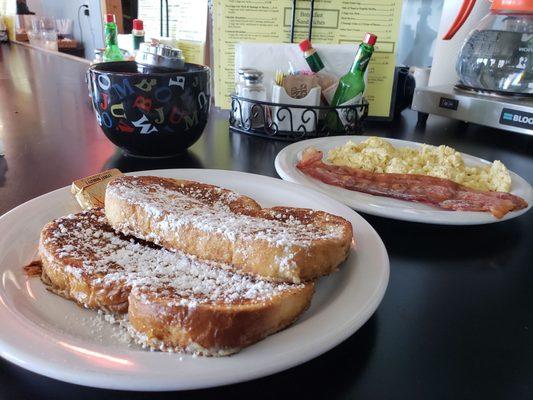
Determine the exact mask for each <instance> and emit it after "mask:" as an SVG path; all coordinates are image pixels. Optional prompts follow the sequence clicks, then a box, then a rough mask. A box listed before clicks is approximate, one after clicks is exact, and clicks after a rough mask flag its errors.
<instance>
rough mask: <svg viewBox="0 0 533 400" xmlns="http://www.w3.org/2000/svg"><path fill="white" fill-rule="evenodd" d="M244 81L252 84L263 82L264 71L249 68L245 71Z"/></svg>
mask: <svg viewBox="0 0 533 400" xmlns="http://www.w3.org/2000/svg"><path fill="white" fill-rule="evenodd" d="M244 81H245V82H246V83H251V84H253V83H259V82H262V81H263V73H262V72H261V71H259V70H257V69H248V70H246V71H244Z"/></svg>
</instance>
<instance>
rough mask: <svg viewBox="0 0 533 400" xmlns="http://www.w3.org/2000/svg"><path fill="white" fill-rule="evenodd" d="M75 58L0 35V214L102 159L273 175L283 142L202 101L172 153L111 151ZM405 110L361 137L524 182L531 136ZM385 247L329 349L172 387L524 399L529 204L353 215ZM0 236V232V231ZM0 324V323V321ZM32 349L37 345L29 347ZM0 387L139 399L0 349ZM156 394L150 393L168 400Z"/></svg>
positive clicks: (8, 394)
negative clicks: (295, 363)
mask: <svg viewBox="0 0 533 400" xmlns="http://www.w3.org/2000/svg"><path fill="white" fill-rule="evenodd" d="M86 68H87V64H85V63H80V62H77V61H74V60H70V59H66V58H61V57H58V56H55V55H52V54H47V53H43V52H40V51H38V50H34V49H30V48H25V47H21V46H17V45H12V46H11V47H9V46H7V45H1V46H0V140H1V141H2V142H3V146H4V151H5V157H3V158H2V157H0V214H2V213H4V212H7V211H8V210H10V209H11V208H13V207H15V206H17V205H19V204H21V203H23V202H25V201H27V200H30V199H31V198H33V197H35V196H39V195H41V194H43V193H46V192H48V191H51V190H54V189H56V188H59V187H62V186H65V185H69V184H70V183H71V182H72V181H73V180H75V179H76V178H79V177H83V176H87V175H90V174H94V173H96V172H99V171H101V170H103V169H107V168H110V167H118V168H120V169H121V170H122V171H135V170H144V169H159V168H183V167H185V168H219V169H228V170H239V171H246V172H253V173H258V174H263V175H269V176H275V177H277V175H276V172H275V170H274V164H273V160H274V158H275V156H276V154H277V153H278V151H279V150H280V149H282V148H283V147H284V146H286V143H282V142H276V141H269V140H264V139H259V138H253V137H248V136H244V135H239V134H231V133H228V122H227V114H226V113H224V112H213V113H212V115H211V118H210V122H209V125H208V127H207V129H206V132H205V134H204V135H203V136H202V138H201V139H200V140H199V141H198V142H197V143H196V144H195V145H194V146H192V147H191V149H190V151H189V152H188V153H186V154H184V155H182V156H180V157H177V158H173V159H165V160H157V161H150V160H140V159H134V158H128V157H125V156H123V155H122V154H121V153H120V152H119V151H117V150H116V148H115V147H114V146H113V145H112V144H111V143H110V142H109V141H108V140H107V139H106V138H105V137H104V135H103V133H102V132H101V131H100V130H99V127H98V125H97V123H96V119H95V116H94V113H93V111H92V109H91V105H90V103H89V101H88V97H87V87H86V85H85V83H84V72H85V69H86ZM415 124H416V114H415V113H414V112H412V111H409V110H408V111H405V112H404V113H403V116H402V117H401V118H400V119H399V120H397V121H395V122H394V123H379V124H378V123H372V124H371V123H368V124H367V126H366V130H365V134H371V135H379V136H386V137H394V138H400V139H405V140H414V141H419V142H422V141H423V142H427V143H432V144H446V145H450V146H453V147H455V148H456V149H458V150H460V151H462V152H465V153H469V154H472V155H475V156H478V157H482V158H485V159H489V160H493V159H500V160H502V161H503V162H504V163H505V164H506V165H507V166H508V167H509V168H510V169H511V170H513V171H515V172H517V173H518V174H519V175H521V176H522V177H524V178H525V179H526V180H528V181H529V182H533V137H531V136H521V135H518V134H512V133H506V132H503V131H498V130H494V129H489V128H485V127H481V126H475V125H467V124H464V123H461V122H457V121H452V120H448V119H444V118H440V117H433V116H432V117H430V118H429V121H428V124H427V127H426V129H425V131H420V130H416V129H415ZM363 216H364V217H365V218H366V219H367V220H368V221H369V222H370V223H371V224H372V225H373V226H374V228H375V229H376V230H377V231H378V233H379V234H380V235H381V237H382V239H383V241H384V243H385V245H386V247H387V249H388V252H389V256H390V262H391V276H390V283H389V287H388V289H387V293H386V294H385V298H384V299H383V302H382V304H381V305H380V307H379V308H378V310H377V312H376V313H375V314H374V316H373V317H372V318H371V319H370V320H369V321H368V322H367V323H366V324H365V325H364V326H363V327H362V328H361V329H360V330H359V331H358V332H357V333H356V334H354V335H353V336H351V337H350V338H349V339H348V340H346V341H345V342H344V343H342V344H341V345H339V346H337V347H336V348H334V349H333V350H331V351H329V352H327V353H326V354H324V355H322V356H321V357H318V358H316V359H314V360H312V361H310V362H308V363H306V364H304V365H301V366H299V367H295V368H293V369H291V370H288V371H285V372H281V373H278V374H276V375H273V376H270V377H266V378H262V379H258V380H254V381H251V382H246V383H242V384H237V385H231V386H226V387H220V388H213V389H208V390H198V391H193V392H188V393H186V397H187V398H188V399H203V398H226V397H227V398H234V399H238V398H246V399H255V398H276V397H282V396H283V397H292V398H326V397H327V398H330V399H333V398H336V399H337V398H338V399H343V398H345V399H348V398H350V399H353V398H357V399H359V400H362V399H381V398H395V399H411V400H412V399H450V398H454V399H463V398H464V399H472V398H490V399H524V398H533V366H532V363H531V360H532V359H533V337H532V336H533V312H532V304H533V290H532V289H531V288H532V282H533V268H531V266H532V264H533V263H532V260H533V245H532V244H533V241H532V239H531V238H532V229H533V228H532V227H533V212H529V213H527V214H525V215H524V216H522V217H520V218H517V219H514V220H511V221H507V222H503V223H498V224H493V225H486V226H479V227H476V226H471V227H443V226H432V225H422V224H415V223H407V222H400V221H393V220H387V219H381V218H377V217H372V216H367V215H363ZM0 234H1V233H0ZM0 326H1V322H0ZM36 351H37V349H36ZM0 388H1V390H0V398H6V399H21V398H27V399H35V398H37V399H69V400H70V399H96V398H98V399H99V398H109V399H144V398H147V395H146V394H142V393H129V392H116V391H106V390H100V389H94V388H85V387H80V386H76V385H71V384H66V383H62V382H58V381H55V380H52V379H49V378H45V377H42V376H39V375H36V374H33V373H31V372H28V371H26V370H24V369H22V368H20V367H17V366H15V365H12V364H10V363H8V362H6V361H5V360H0ZM176 396H177V395H176V394H172V393H158V394H152V395H150V398H157V399H159V398H161V399H163V398H176Z"/></svg>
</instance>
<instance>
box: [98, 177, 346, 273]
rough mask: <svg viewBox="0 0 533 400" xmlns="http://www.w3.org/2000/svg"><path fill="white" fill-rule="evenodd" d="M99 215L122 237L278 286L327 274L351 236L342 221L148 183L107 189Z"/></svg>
mask: <svg viewBox="0 0 533 400" xmlns="http://www.w3.org/2000/svg"><path fill="white" fill-rule="evenodd" d="M265 190H268V188H265ZM280 201H282V199H280ZM105 213H106V217H107V219H108V221H109V223H110V225H111V226H113V228H115V229H116V230H118V231H120V232H122V233H124V234H128V235H133V236H136V237H138V238H140V239H143V240H147V241H151V242H153V243H156V244H158V245H161V246H163V247H165V248H167V249H171V250H179V251H183V252H185V253H188V254H193V255H196V256H198V257H201V258H203V259H206V260H212V261H217V262H222V263H225V264H229V265H231V266H233V267H234V268H235V270H236V271H238V272H241V273H247V274H253V275H256V276H260V277H262V278H263V279H267V280H272V281H279V282H292V283H299V282H302V281H308V280H313V279H316V278H318V277H319V276H322V275H327V274H329V273H331V272H332V271H334V270H335V269H336V268H337V267H338V265H339V264H340V263H342V262H343V261H344V260H345V259H346V257H347V256H348V252H349V249H350V244H351V241H352V235H353V233H352V226H351V224H350V223H349V222H348V221H346V220H345V219H343V218H341V217H338V216H335V215H332V214H328V213H326V212H323V211H313V210H309V209H303V208H290V207H273V208H262V207H261V206H260V205H259V204H257V203H256V202H255V201H253V200H252V199H250V198H248V197H246V196H241V195H239V194H237V193H235V192H232V191H230V190H226V189H221V188H219V187H216V186H213V185H208V184H203V183H199V182H193V181H187V180H177V179H167V178H159V177H154V176H140V177H134V176H121V177H118V178H116V179H114V180H113V181H111V182H109V184H108V186H107V189H106V198H105Z"/></svg>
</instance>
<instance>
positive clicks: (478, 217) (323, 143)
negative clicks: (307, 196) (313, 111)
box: [275, 136, 533, 225]
mask: <svg viewBox="0 0 533 400" xmlns="http://www.w3.org/2000/svg"><path fill="white" fill-rule="evenodd" d="M309 147H314V148H316V149H318V150H320V151H322V152H323V153H324V161H325V162H326V163H329V164H332V165H338V166H347V167H352V168H358V169H363V170H367V171H370V172H377V173H399V174H420V175H428V176H434V177H438V178H444V179H449V180H452V181H454V182H457V183H459V184H461V185H464V186H466V187H468V188H471V189H475V190H483V191H496V192H507V193H512V194H514V195H517V196H520V197H522V198H523V199H524V200H525V201H527V203H528V204H529V206H528V208H526V209H523V210H519V211H514V212H510V213H509V214H507V215H506V216H505V217H504V218H502V219H499V220H498V219H496V218H494V217H493V216H492V215H491V214H490V213H486V212H472V211H447V210H442V209H439V208H436V207H433V206H431V205H426V204H422V203H415V202H408V201H403V200H397V199H393V198H389V197H381V196H373V195H370V194H366V193H361V192H356V191H352V190H347V189H344V188H341V187H337V186H332V185H328V184H326V183H323V182H321V181H319V180H316V179H313V178H312V177H309V176H307V175H305V174H304V173H302V172H301V171H300V170H298V169H297V168H296V164H297V163H298V160H299V159H300V156H301V153H302V151H303V150H305V149H307V148H309ZM275 166H276V171H277V172H278V174H279V175H280V176H281V177H282V178H283V179H285V180H288V181H292V182H296V183H301V184H304V185H306V186H310V187H313V188H314V189H317V190H319V191H322V192H324V193H326V194H328V195H330V196H331V197H333V198H335V199H337V200H339V201H341V202H343V203H345V204H346V205H348V206H350V207H352V208H353V209H355V210H357V211H361V212H365V213H368V214H372V215H378V216H381V217H387V218H394V219H400V220H406V221H413V222H424V223H433V224H446V225H476V224H486V223H493V222H498V221H502V220H506V219H509V218H514V217H517V216H518V215H521V214H523V213H524V212H526V211H527V210H528V209H529V208H530V207H531V204H532V203H533V189H532V188H531V185H530V184H529V183H528V182H527V181H525V180H524V179H523V178H521V177H520V176H518V175H517V174H515V173H513V172H511V171H509V170H508V169H507V167H506V166H505V165H504V164H503V163H502V162H501V161H499V160H496V161H494V162H489V161H486V160H483V159H481V158H477V157H474V156H470V155H467V154H463V153H460V152H458V151H457V150H455V149H453V148H452V147H449V146H444V145H442V146H432V145H428V144H423V143H416V142H409V141H405V140H398V139H389V138H380V137H369V136H335V137H325V138H318V139H311V140H305V141H301V142H297V143H293V144H291V145H290V146H287V147H286V148H284V149H283V150H282V151H280V153H279V154H278V156H277V157H276V161H275Z"/></svg>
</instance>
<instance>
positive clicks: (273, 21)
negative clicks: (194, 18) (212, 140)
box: [213, 0, 402, 117]
mask: <svg viewBox="0 0 533 400" xmlns="http://www.w3.org/2000/svg"><path fill="white" fill-rule="evenodd" d="M293 3H296V10H295V18H294V21H295V23H294V42H295V43H298V42H299V41H301V40H303V39H305V38H307V33H308V25H309V17H310V7H309V5H310V2H309V1H308V0H307V1H305V0H298V1H296V2H293V1H292V0H213V33H214V35H213V52H214V54H213V56H214V60H213V61H214V63H213V67H214V83H215V105H216V106H218V107H221V108H224V109H228V108H229V107H230V98H229V95H230V94H231V92H233V90H234V87H235V44H236V43H239V42H260V43H290V35H291V21H292V9H293ZM401 9H402V2H401V0H370V1H362V0H316V1H315V2H314V12H313V31H312V41H313V44H348V43H353V44H357V43H360V42H361V40H362V39H363V36H364V34H365V32H372V33H374V34H376V35H377V36H378V41H377V43H376V46H375V52H374V55H373V56H372V59H371V61H370V65H369V67H368V85H367V90H366V94H365V97H366V98H367V99H368V101H369V103H370V108H369V115H371V116H375V117H388V116H389V115H390V109H391V97H392V90H393V84H394V67H395V61H396V50H397V39H398V30H399V24H400V14H401ZM354 57H355V53H354ZM287 61H289V60H287ZM348 68H349V65H347V66H346V69H348ZM346 72H347V71H346ZM267 84H269V83H267Z"/></svg>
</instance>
